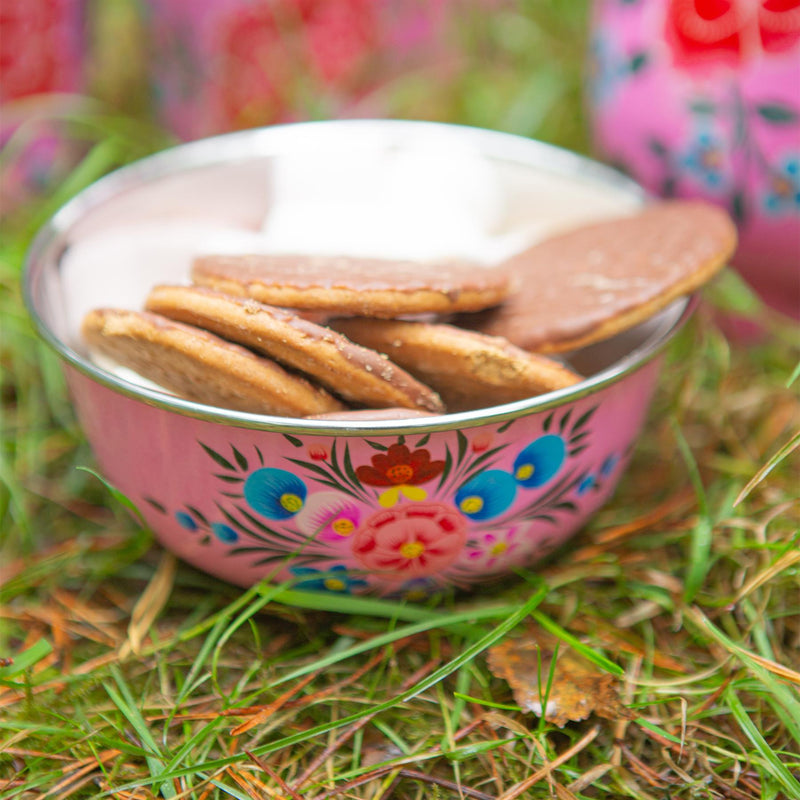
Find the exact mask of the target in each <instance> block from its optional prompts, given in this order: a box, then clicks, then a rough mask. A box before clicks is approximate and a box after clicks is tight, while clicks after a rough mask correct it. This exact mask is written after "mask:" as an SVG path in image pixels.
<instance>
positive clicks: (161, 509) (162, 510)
mask: <svg viewBox="0 0 800 800" xmlns="http://www.w3.org/2000/svg"><path fill="white" fill-rule="evenodd" d="M144 500H145V502H146V503H149V504H150V505H151V506H152V507H153V508H154V509H155V510H156V511H158V512H160V513H161V514H166V513H167V509H166V507H165V506H164V505H163V504H162V503H159V502H158V500H155V499H154V498H152V497H145V498H144Z"/></svg>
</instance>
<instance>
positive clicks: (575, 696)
mask: <svg viewBox="0 0 800 800" xmlns="http://www.w3.org/2000/svg"><path fill="white" fill-rule="evenodd" d="M554 655H555V665H553V658H554ZM488 663H489V669H490V670H491V671H492V674H494V675H495V676H496V677H498V678H502V679H503V680H505V681H507V682H508V684H509V685H510V686H511V688H512V690H513V692H514V699H515V700H516V701H517V703H518V704H519V706H520V708H522V709H523V710H524V711H531V712H533V713H534V714H536V715H537V716H539V717H541V716H542V705H543V704H544V718H545V719H546V720H547V721H548V722H551V723H553V724H554V725H558V727H559V728H563V727H564V725H566V724H567V722H577V721H579V720H582V719H586V718H587V717H588V716H589V715H590V714H592V713H594V714H596V715H597V716H598V717H603V718H604V719H612V720H617V719H621V718H623V719H630V718H631V716H632V715H631V712H630V711H628V709H627V708H626V707H625V706H624V705H623V704H622V701H621V700H620V698H619V694H618V692H617V685H618V679H617V678H616V677H615V676H614V675H610V674H609V673H607V672H602V671H601V670H599V669H598V668H597V667H596V666H595V665H594V664H593V663H592V662H591V661H589V660H588V659H586V658H584V657H583V656H582V655H581V654H580V653H578V652H577V651H575V650H574V649H573V648H571V647H570V646H569V645H567V644H565V643H564V642H563V641H561V640H560V639H558V637H556V636H554V635H553V634H551V633H548V632H547V631H545V630H543V629H541V628H539V627H536V628H533V627H531V628H528V629H527V630H526V631H525V633H524V634H523V635H522V636H521V637H519V638H514V639H506V640H505V641H504V642H501V643H500V644H498V645H495V646H494V647H492V648H491V649H490V650H489V652H488ZM551 670H552V679H551V677H550V676H551ZM548 681H549V686H548Z"/></svg>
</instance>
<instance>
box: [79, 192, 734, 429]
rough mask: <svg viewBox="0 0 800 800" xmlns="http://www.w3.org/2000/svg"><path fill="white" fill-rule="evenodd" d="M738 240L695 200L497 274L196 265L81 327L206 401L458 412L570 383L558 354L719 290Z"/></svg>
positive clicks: (125, 361)
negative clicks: (130, 305)
mask: <svg viewBox="0 0 800 800" xmlns="http://www.w3.org/2000/svg"><path fill="white" fill-rule="evenodd" d="M735 246H736V232H735V227H734V225H733V223H732V222H731V220H730V219H729V218H728V217H727V215H725V213H724V212H722V211H720V210H719V209H717V208H716V207H714V206H711V205H708V204H704V203H701V202H697V201H671V202H661V203H657V204H653V205H651V206H649V207H647V208H645V209H644V210H642V211H640V212H639V213H637V214H635V215H633V216H628V217H624V218H620V219H614V220H606V221H603V222H597V223H593V224H590V225H585V226H583V227H581V228H578V229H575V230H572V231H569V232H565V233H561V234H558V235H556V236H553V237H551V238H548V239H545V240H543V241H541V242H538V243H536V244H534V245H532V246H530V247H528V248H527V249H525V250H524V251H522V252H520V253H518V254H515V255H514V256H512V257H511V258H509V259H507V260H506V261H504V262H503V263H500V264H497V265H496V266H493V267H487V266H485V265H481V264H476V263H471V262H469V261H466V260H458V259H453V260H448V261H435V262H433V261H429V262H412V261H398V260H390V259H375V258H363V257H350V256H347V255H339V254H337V255H331V256H321V255H314V256H308V255H296V256H294V255H286V254H280V255H278V254H273V255H269V254H256V255H247V254H243V255H214V254H208V255H204V256H202V257H199V258H196V259H195V260H194V263H193V265H192V269H191V283H190V284H187V285H158V286H154V287H153V288H152V290H151V291H150V294H149V296H148V298H147V301H146V304H145V308H144V309H143V310H126V309H119V308H98V309H95V310H92V311H90V312H89V313H88V314H87V315H86V316H85V318H84V320H83V325H82V334H83V337H84V340H85V342H86V344H87V346H88V348H89V350H90V353H94V354H102V356H105V357H107V358H110V359H112V360H113V361H114V362H115V363H117V364H119V365H120V366H124V367H127V368H129V369H132V370H134V371H135V372H136V373H138V374H139V375H141V376H142V377H144V378H147V379H148V380H151V381H153V382H155V383H156V384H158V385H159V386H161V387H163V388H164V389H165V390H166V391H168V392H172V393H173V394H176V395H179V396H181V397H184V398H187V399H189V400H193V401H195V402H198V403H203V404H206V405H211V406H219V407H223V408H229V409H232V410H236V411H243V412H249V413H256V414H269V415H278V416H286V417H308V418H320V417H321V418H348V417H352V418H366V419H382V418H383V419H385V418H403V417H414V416H425V415H432V414H444V413H454V412H459V411H466V410H471V409H477V408H485V407H487V406H494V405H500V404H503V403H508V402H513V401H515V400H523V399H526V398H529V397H533V396H536V395H540V394H542V393H545V392H552V391H556V390H559V389H565V388H568V387H570V386H573V385H574V384H576V383H578V382H580V381H581V380H582V379H583V378H582V376H581V375H579V374H578V373H576V372H575V371H574V370H573V369H571V368H570V367H569V366H567V365H566V364H565V363H564V362H563V361H562V360H561V358H560V357H561V355H563V354H566V353H569V352H571V351H575V350H576V349H578V348H582V347H585V346H587V345H589V344H594V343H595V342H598V341H601V340H603V339H607V338H609V337H611V336H614V335H616V334H617V333H620V332H622V331H624V330H626V329H628V328H630V327H632V326H634V325H637V324H639V323H641V322H643V321H645V320H646V319H648V318H649V317H651V316H652V315H653V314H655V313H656V312H657V311H659V310H661V309H662V308H664V307H665V306H666V305H668V304H669V303H671V302H672V301H673V300H675V299H677V298H678V297H680V296H683V295H687V294H690V293H692V292H694V291H696V290H697V289H699V288H700V287H701V286H702V285H703V284H705V283H706V282H707V281H708V280H710V279H711V278H712V277H713V276H714V275H715V274H716V273H717V272H718V271H719V270H720V269H721V268H722V267H723V266H724V265H725V263H726V262H727V260H728V259H729V258H730V256H731V255H732V253H733V251H734V249H735Z"/></svg>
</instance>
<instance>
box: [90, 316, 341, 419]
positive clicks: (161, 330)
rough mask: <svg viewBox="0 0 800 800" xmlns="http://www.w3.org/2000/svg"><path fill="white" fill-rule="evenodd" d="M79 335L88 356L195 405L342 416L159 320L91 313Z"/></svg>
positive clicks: (279, 376)
mask: <svg viewBox="0 0 800 800" xmlns="http://www.w3.org/2000/svg"><path fill="white" fill-rule="evenodd" d="M82 333H83V337H84V340H85V342H86V344H87V345H88V347H89V349H90V351H96V352H99V353H101V354H103V355H104V356H106V357H108V358H110V359H112V360H113V361H115V362H116V363H118V364H119V365H121V366H123V367H128V368H129V369H132V370H133V371H134V372H136V373H138V374H139V375H141V376H142V377H144V378H147V379H148V380H151V381H153V382H154V383H157V384H158V385H159V386H162V387H163V388H164V389H166V390H168V391H170V392H173V393H174V394H177V395H179V396H181V397H184V398H187V399H189V400H194V401H195V402H198V403H204V404H206V405H212V406H220V407H222V408H229V409H233V410H235V411H246V412H250V413H256V414H279V415H281V416H288V417H303V416H308V415H310V414H322V413H326V412H330V411H339V410H342V409H344V408H345V406H344V405H343V404H342V403H341V402H340V401H339V400H337V399H336V398H335V397H333V396H332V395H330V394H328V392H326V391H325V390H324V389H322V388H320V387H318V386H314V385H313V384H312V383H310V382H309V381H307V380H305V379H304V378H301V377H299V376H296V375H292V374H290V373H289V372H287V371H286V370H284V369H283V368H282V367H280V366H279V365H278V364H276V363H274V362H273V361H270V360H268V359H266V358H261V357H259V356H257V355H256V354H255V353H252V352H250V351H249V350H247V349H245V348H244V347H240V346H239V345H236V344H233V343H231V342H228V341H225V340H224V339H221V338H219V337H218V336H215V335H214V334H212V333H209V332H208V331H203V330H199V329H198V328H195V327H192V326H190V325H184V324H183V323H180V322H175V321H173V320H170V319H167V318H166V317H163V316H161V315H159V314H153V313H150V312H147V311H127V310H123V309H111V308H100V309H95V310H93V311H90V312H89V313H88V314H87V315H86V316H85V317H84V319H83V324H82Z"/></svg>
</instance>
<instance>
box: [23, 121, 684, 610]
mask: <svg viewBox="0 0 800 800" xmlns="http://www.w3.org/2000/svg"><path fill="white" fill-rule="evenodd" d="M442 147H444V149H441V148H442ZM434 152H435V153H436V154H437V158H438V157H441V158H443V159H444V160H445V161H448V160H452V159H456V158H457V156H456V155H455V154H456V153H460V154H461V155H460V156H458V158H461V157H464V158H467V156H468V158H469V159H474V160H475V163H476V164H477V165H479V170H488V172H485V173H482V174H483V176H484V177H485V176H486V175H488V176H489V177H490V178H493V179H496V181H495V183H494V184H493V185H494V189H495V190H496V199H497V205H498V207H499V208H501V209H502V213H496V212H497V208H494V207H493V208H490V209H489V211H488V212H487V210H486V208H484V209H483V210H480V209H478V211H476V210H475V207H470V208H468V209H467V210H468V214H473V215H474V214H477V215H478V216H480V217H481V219H482V220H483V221H484V222H485V221H486V219H488V216H491V215H494V216H493V217H492V219H491V225H492V226H493V230H495V231H501V232H502V235H503V236H506V235H507V234H508V235H510V236H511V239H509V240H508V241H509V242H512V243H513V244H514V246H518V245H519V241H521V240H522V239H525V240H526V241H530V240H531V239H533V238H536V237H537V236H542V235H544V234H545V233H546V232H547V231H548V230H552V229H554V228H557V227H564V226H567V225H574V224H576V223H578V222H579V221H581V220H582V219H590V218H598V217H601V216H606V215H610V214H618V213H624V211H626V210H628V211H630V210H632V209H635V208H637V207H638V206H639V205H640V204H641V202H642V194H641V192H640V191H639V189H638V187H637V186H636V185H635V184H633V183H631V182H629V181H628V180H627V179H624V178H622V177H620V176H619V175H618V174H617V173H615V172H613V171H611V170H608V169H607V168H605V167H601V166H599V165H597V164H594V163H592V162H589V161H587V160H585V159H582V158H580V157H578V156H575V155H573V154H571V153H567V152H564V151H561V150H558V149H556V148H553V147H550V146H547V145H543V144H541V143H537V142H533V141H530V140H525V139H521V138H518V137H514V136H510V135H507V134H501V133H495V132H489V131H482V130H476V129H469V128H460V127H456V126H445V125H439V124H431V123H414V122H396V121H381V122H377V121H350V122H325V123H306V124H302V125H290V126H282V127H276V128H271V129H262V130H254V131H245V132H242V133H236V134H229V135H226V136H222V137H218V138H215V139H209V140H204V141H200V142H195V143H192V144H188V145H182V146H180V147H178V148H175V149H174V150H171V151H168V152H165V153H162V154H159V155H157V156H154V157H151V158H149V159H146V160H144V161H142V162H139V163H137V164H135V165H133V166H131V167H128V168H126V169H123V170H121V171H119V172H117V173H115V174H113V175H111V176H108V177H107V178H105V179H103V180H101V181H100V182H98V183H97V184H96V185H94V186H93V187H90V188H89V189H88V190H86V191H85V192H83V193H82V194H81V195H79V196H78V197H76V198H75V199H74V200H73V201H71V202H70V203H69V204H68V205H67V206H65V207H64V208H63V209H62V210H61V211H60V212H59V213H58V214H57V215H56V216H55V217H54V218H53V219H52V220H51V221H50V223H49V224H48V225H47V226H46V227H45V228H44V230H42V231H41V233H40V234H39V236H38V238H37V239H36V241H35V243H34V245H33V247H32V249H31V251H30V253H29V257H28V261H27V264H26V270H25V293H26V302H27V304H28V308H29V311H30V313H31V315H32V317H33V319H34V321H35V323H36V325H37V326H38V328H39V331H40V333H41V335H42V336H43V337H44V338H45V340H46V341H47V342H49V344H50V345H51V346H52V347H53V348H54V349H55V350H56V352H57V353H58V355H59V356H60V357H61V359H62V360H63V362H64V367H65V371H66V375H67V379H68V384H69V388H70V390H71V394H72V397H73V399H74V403H75V408H76V410H77V414H78V417H79V420H80V423H81V425H82V426H83V429H84V430H85V432H86V436H87V437H88V440H89V442H90V444H91V446H92V448H93V451H94V454H95V456H96V458H97V462H98V464H99V467H100V470H101V471H102V473H103V474H104V475H105V477H106V478H107V479H108V480H109V481H110V482H111V483H112V484H114V485H115V486H116V487H117V488H118V489H120V490H121V491H122V492H124V493H125V494H126V495H127V496H128V497H129V498H131V500H133V501H134V502H135V503H136V504H137V506H138V507H139V509H140V510H141V513H142V515H143V516H144V518H145V519H146V520H147V523H148V524H149V525H150V526H151V527H152V529H153V530H154V532H155V533H156V535H157V536H158V538H159V539H160V541H161V542H162V543H163V545H164V546H165V547H167V548H169V549H170V550H172V551H174V552H175V553H176V554H177V555H178V556H179V557H181V558H182V559H185V560H186V561H187V562H190V563H191V564H194V565H195V566H197V567H199V568H200V569H202V570H205V571H207V572H209V573H211V574H213V575H215V576H218V577H220V578H223V579H225V580H228V581H231V582H233V583H236V584H240V585H249V584H252V583H254V582H256V581H259V580H262V579H265V578H267V579H271V580H274V581H293V582H294V584H295V585H296V586H299V587H301V588H313V589H322V590H328V591H335V592H354V593H360V592H374V593H379V594H388V595H393V596H402V597H417V596H424V595H428V594H430V593H432V592H436V591H438V590H440V589H442V588H444V587H456V588H469V587H473V586H475V585H476V584H479V583H480V582H482V581H486V580H489V579H493V578H497V577H499V576H502V575H505V574H508V573H511V572H513V571H514V570H515V569H517V568H520V567H524V566H527V565H529V564H531V563H533V562H535V561H537V560H539V559H541V558H543V557H544V556H546V555H548V554H549V553H551V552H552V551H553V550H555V549H556V548H558V547H559V546H561V545H562V544H563V543H564V542H566V541H567V540H568V539H569V537H571V536H572V535H573V534H575V533H576V531H578V530H579V529H580V528H581V527H582V526H583V525H584V524H585V523H586V521H587V520H588V519H589V517H590V516H591V515H592V514H593V513H594V512H595V511H596V510H597V509H598V508H599V507H600V506H601V505H602V504H603V503H604V502H606V501H607V500H608V499H609V497H610V496H611V494H612V493H613V491H614V488H615V486H616V484H617V482H618V480H619V478H620V476H621V475H622V474H623V471H624V470H625V466H626V464H627V462H628V460H629V458H630V455H631V452H632V450H633V448H634V446H635V443H636V439H637V436H638V435H639V433H640V430H641V428H642V425H643V423H644V420H645V417H646V414H647V410H648V405H649V402H650V399H651V396H652V393H653V390H654V387H655V385H656V381H657V376H658V371H659V365H660V358H659V356H660V353H661V351H662V350H663V348H664V347H665V345H666V344H667V343H668V342H669V341H670V339H671V338H672V337H673V336H674V334H675V333H676V331H677V330H678V329H679V328H680V327H681V325H682V324H683V323H684V322H685V320H686V319H687V317H688V316H689V314H690V312H691V306H692V303H691V301H689V300H681V301H679V302H677V303H675V304H674V305H672V306H671V307H670V308H668V309H667V310H665V311H664V312H662V313H661V314H660V315H658V316H657V317H655V318H654V319H652V320H650V321H649V322H648V323H646V324H644V325H641V326H639V327H638V328H636V329H634V330H632V331H629V332H627V333H626V334H624V335H620V336H618V337H616V338H615V339H612V340H609V341H607V342H604V343H602V344H599V345H594V346H593V347H590V348H585V349H584V350H582V351H579V352H576V353H575V354H572V356H571V357H570V358H571V360H572V361H573V362H574V363H575V364H576V366H578V367H579V368H580V369H581V370H582V372H583V374H587V375H589V377H587V378H586V379H585V380H584V381H583V382H581V383H580V384H578V385H577V386H575V387H573V388H570V389H568V390H562V391H558V392H553V393H550V394H546V395H542V396H540V397H535V398H531V399H529V400H525V401H520V402H516V403H511V404H506V405H502V406H493V407H489V408H486V409H482V410H479V411H470V412H464V413H459V414H450V415H442V416H438V417H426V418H416V419H411V420H375V421H369V420H357V421H343V420H324V421H323V420H303V419H287V418H280V417H270V416H262V415H255V414H245V413H239V412H234V411H230V410H226V409H221V408H214V407H209V406H203V405H200V404H197V403H193V402H190V401H187V400H183V399H181V398H178V397H174V396H171V395H168V394H166V393H164V392H161V391H159V390H158V389H157V388H154V387H149V386H145V385H140V384H139V383H136V382H131V381H130V380H128V379H126V378H125V377H124V376H121V375H119V374H116V373H114V372H113V371H107V370H105V369H102V368H100V367H98V366H97V365H96V364H95V363H93V362H92V361H91V360H90V359H89V358H88V356H87V354H86V353H85V350H84V347H83V345H82V344H81V342H80V340H79V337H78V336H77V330H78V324H79V320H80V319H81V317H82V315H83V313H85V311H86V310H88V308H91V307H93V306H94V305H100V304H106V305H120V304H122V305H125V306H128V307H132V308H136V307H139V306H140V305H141V302H142V300H143V298H144V295H145V294H146V292H147V290H148V289H149V287H150V286H151V285H152V284H153V283H155V282H156V280H179V279H181V278H182V277H183V278H185V276H186V270H187V263H188V261H187V259H188V258H189V255H187V252H182V253H181V257H179V258H177V257H176V258H172V257H170V258H168V259H164V260H162V261H161V262H159V261H158V258H157V257H154V260H152V259H151V260H148V259H146V258H137V259H136V264H137V266H136V267H135V268H128V267H127V266H126V263H125V261H126V258H127V256H126V254H125V253H124V252H122V251H120V252H119V258H118V259H115V260H114V261H112V262H109V260H108V259H100V262H98V263H102V267H97V265H96V264H95V263H94V262H92V260H91V259H90V258H88V257H86V258H84V259H83V260H81V258H78V257H77V256H76V253H77V254H80V253H81V252H84V253H86V252H88V251H89V250H91V247H92V246H94V245H93V242H96V241H99V240H101V239H102V237H103V236H106V235H108V232H109V231H110V230H117V231H118V232H120V235H122V236H125V235H127V236H128V239H129V241H130V242H131V247H132V248H133V249H134V250H136V248H137V247H140V241H137V237H138V239H139V240H143V239H144V238H146V236H145V234H144V233H142V231H145V230H150V229H149V228H147V226H148V225H151V224H152V223H153V220H162V219H163V216H164V215H165V214H166V215H167V216H168V217H169V220H168V222H167V223H166V225H167V227H169V226H172V228H180V226H181V225H184V224H186V225H188V224H190V223H191V224H192V225H194V224H195V223H198V224H200V225H203V226H207V227H210V226H211V225H212V222H211V221H212V220H213V221H214V223H213V224H220V221H223V222H229V221H231V220H233V219H235V220H236V224H237V225H239V226H241V227H242V229H244V228H246V227H248V226H250V227H252V226H254V225H255V224H257V220H258V219H260V217H261V215H262V214H263V213H264V209H262V208H260V207H259V204H260V205H263V206H264V207H265V208H267V209H268V210H267V214H269V213H272V212H271V211H270V210H269V209H274V207H275V204H276V203H277V202H278V201H279V200H280V197H279V195H280V191H279V190H277V189H276V187H278V186H279V185H280V182H276V181H274V180H273V181H269V180H267V181H266V183H263V184H262V183H260V181H261V177H260V176H261V173H265V174H267V175H268V176H269V175H271V176H273V177H274V175H275V171H276V170H277V169H279V168H280V166H281V164H283V163H284V162H285V160H286V159H290V158H296V157H297V156H298V154H300V155H302V154H304V153H308V154H313V158H314V159H318V158H319V157H320V153H322V154H323V155H324V158H325V159H326V160H327V161H328V162H329V163H332V164H341V163H342V161H343V160H346V158H350V157H351V156H352V155H353V154H355V156H354V157H355V158H356V160H358V159H367V160H368V159H369V157H371V155H374V154H375V153H381V154H388V155H389V157H394V156H393V154H397V153H400V154H404V155H408V154H419V153H425V154H426V156H427V155H430V154H431V153H434ZM346 153H347V154H350V155H345V154H346ZM309 157H311V156H310V155H309ZM426 163H427V162H426ZM461 163H462V165H463V164H465V163H468V162H467V161H463V162H461ZM435 172H436V170H435V169H434V170H432V171H431V170H426V171H423V172H421V173H420V176H419V181H420V182H421V185H420V187H419V188H420V189H421V190H422V192H421V195H420V196H421V197H425V196H428V195H430V194H433V195H435V194H436V192H437V191H438V190H439V188H440V187H439V186H438V185H434V183H435V181H436V180H437V176H436V174H432V173H435ZM334 177H336V176H335V170H334V172H332V173H331V174H328V173H325V172H323V173H320V174H319V175H318V180H319V182H318V183H316V184H314V185H313V186H310V187H306V190H307V191H308V192H309V198H311V197H313V198H315V199H318V198H319V197H320V196H325V194H326V182H328V181H330V180H332V179H333V178H334ZM415 180H416V179H415ZM426 182H432V183H430V185H427V184H426ZM267 185H271V186H272V189H271V190H269V191H263V192H261V191H259V190H258V187H259V186H261V188H262V189H263V187H264V186H267ZM327 188H330V187H327ZM463 189H464V185H461V186H460V187H459V192H460V193H461V194H462V195H463V194H464V191H463ZM304 191H305V190H304ZM178 196H182V197H183V198H184V202H182V203H180V204H176V197H178ZM375 202H377V203H381V202H385V203H387V204H388V203H390V200H389V199H387V198H385V197H383V196H382V197H379V198H377V199H376V200H375ZM489 212H491V213H490V214H489ZM332 213H333V212H332ZM487 215H488V216H487ZM254 220H255V221H256V222H254ZM159 224H160V223H159ZM137 226H138V227H137ZM142 226H144V227H142ZM98 237H99V238H98ZM515 237H516V238H515ZM508 246H511V244H509V245H508ZM82 248H83V250H82ZM87 248H88V250H87ZM166 249H167V250H169V247H166ZM165 273H166V274H165Z"/></svg>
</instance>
